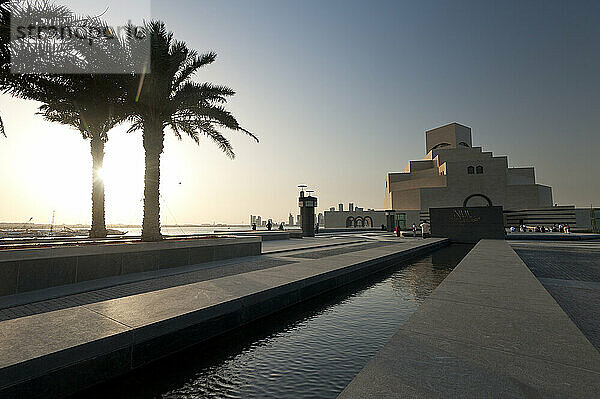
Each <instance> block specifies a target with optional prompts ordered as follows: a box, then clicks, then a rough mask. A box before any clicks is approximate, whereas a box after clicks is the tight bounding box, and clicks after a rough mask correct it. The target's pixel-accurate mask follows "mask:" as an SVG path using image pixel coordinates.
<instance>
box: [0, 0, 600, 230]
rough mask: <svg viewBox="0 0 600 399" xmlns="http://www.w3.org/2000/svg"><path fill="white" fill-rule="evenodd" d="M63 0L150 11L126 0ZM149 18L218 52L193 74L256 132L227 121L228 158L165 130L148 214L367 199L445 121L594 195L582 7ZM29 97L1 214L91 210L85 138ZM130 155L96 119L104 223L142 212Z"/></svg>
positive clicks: (267, 213) (209, 10) (11, 152)
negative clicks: (301, 189)
mask: <svg viewBox="0 0 600 399" xmlns="http://www.w3.org/2000/svg"><path fill="white" fill-rule="evenodd" d="M62 3H63V4H68V5H72V6H73V7H75V9H76V10H77V11H84V12H88V13H91V14H98V13H101V12H102V11H104V9H105V8H106V7H108V8H109V14H110V15H111V16H116V17H118V18H122V19H125V20H126V19H132V20H134V21H136V20H138V19H140V16H141V15H142V16H145V15H146V14H147V13H148V11H147V9H148V7H147V4H148V3H147V2H143V1H139V0H138V2H136V3H139V4H134V5H132V3H128V2H125V1H115V0H95V1H93V2H92V1H77V2H75V1H63V2H62ZM121 3H126V4H125V5H123V4H121ZM127 4H128V5H127ZM120 7H128V8H127V9H122V8H120ZM139 10H143V11H139ZM151 15H152V17H153V18H157V19H162V20H164V21H165V22H166V24H167V26H168V28H169V29H170V30H172V31H174V33H175V36H176V38H178V39H180V40H184V41H185V42H187V44H188V45H189V47H191V48H194V49H197V50H199V51H207V50H215V51H216V52H217V53H218V55H219V57H218V59H217V61H216V62H215V63H214V64H212V65H211V66H209V67H207V68H206V69H205V70H204V71H202V72H201V73H200V74H199V75H198V76H197V77H196V79H197V80H199V81H211V82H215V83H224V84H227V85H229V86H231V87H233V88H234V89H235V90H236V91H237V95H236V96H235V98H234V99H233V100H232V101H231V103H230V105H229V108H230V109H231V110H232V111H233V112H234V114H235V115H236V116H237V118H238V120H239V121H240V122H241V123H242V124H243V125H244V126H245V127H247V128H248V129H250V130H252V131H253V132H255V133H256V134H257V135H258V136H259V137H260V139H261V142H260V143H259V144H256V143H254V142H252V141H250V140H249V139H247V138H246V137H244V136H242V135H239V134H236V133H228V135H229V137H231V140H232V142H233V144H234V146H235V149H236V153H237V158H236V159H235V160H234V161H231V160H229V159H228V158H227V157H226V156H225V155H224V154H222V153H221V152H219V150H218V149H217V148H216V147H215V146H214V145H213V144H212V143H211V142H208V141H204V142H202V144H201V146H200V147H198V146H196V145H195V144H194V143H193V141H192V140H189V139H186V138H184V140H183V141H180V142H179V141H177V140H176V139H175V138H174V137H173V135H172V134H171V133H170V132H168V133H167V137H168V138H167V141H166V147H165V153H164V155H163V157H162V176H161V178H162V184H161V188H162V196H163V206H162V216H163V219H162V220H163V223H169V224H170V223H179V224H182V223H201V222H212V221H217V222H228V223H240V222H242V221H244V222H246V221H247V220H248V215H249V214H251V213H252V214H256V215H262V216H263V218H264V217H272V218H274V219H280V220H287V214H288V212H293V213H294V214H295V213H297V200H296V197H297V190H296V185H297V184H299V183H306V184H308V185H309V186H310V187H311V188H313V189H315V190H316V195H317V196H318V198H319V205H320V207H319V210H320V211H321V210H323V209H328V208H329V207H330V206H334V205H336V204H337V203H338V202H344V203H345V204H347V203H348V202H354V203H355V204H356V205H358V206H363V207H365V208H367V207H372V208H379V209H381V208H383V198H384V187H385V186H384V179H385V175H386V173H387V172H394V171H401V170H402V169H403V168H404V166H405V165H406V163H407V162H408V161H409V160H410V159H418V158H421V157H422V156H424V152H425V149H424V147H425V142H424V131H425V130H426V129H430V128H433V127H437V126H439V125H442V124H446V123H449V122H452V121H457V122H459V123H462V124H465V125H467V126H470V127H472V129H473V144H474V145H478V146H483V148H484V150H489V151H493V153H494V154H495V155H508V156H509V164H510V166H529V165H533V166H535V167H536V174H537V180H538V182H539V183H542V184H546V185H550V186H552V187H553V190H554V200H555V202H558V203H560V204H564V205H567V204H574V205H578V206H589V205H590V204H593V205H594V206H600V185H599V184H598V180H599V179H598V176H597V170H598V166H597V162H598V159H599V158H598V154H599V149H600V134H599V131H598V126H599V125H600V123H599V119H600V111H599V110H598V108H599V107H598V106H599V105H600V78H599V76H598V74H599V73H600V53H599V52H598V39H599V38H600V25H598V24H597V21H596V19H597V17H598V15H600V5H599V3H598V2H595V1H589V2H586V1H577V2H567V1H529V2H528V1H481V0H480V1H410V2H403V1H348V0H344V1H323V0H321V1H309V0H302V1H300V0H297V1H260V0H253V1H228V0H223V1H199V0H194V1H183V0H180V1H177V0H172V1H153V2H152V4H151ZM142 18H143V17H142ZM36 107H37V105H36V104H35V103H31V102H25V101H20V100H14V99H12V98H11V97H9V96H6V95H2V96H0V114H1V115H2V118H3V119H4V122H5V125H6V130H7V134H8V136H9V137H8V138H0V168H1V174H0V190H1V198H0V221H26V220H27V219H29V217H31V216H33V217H34V221H36V222H40V223H42V222H48V221H49V220H50V217H51V214H52V210H56V221H57V223H75V222H82V223H89V220H90V206H91V205H90V203H91V200H90V196H91V194H90V189H91V182H90V180H91V179H90V174H91V170H90V169H91V156H90V154H89V143H87V142H85V141H84V140H83V139H81V136H80V135H79V133H78V132H76V131H73V130H69V129H67V128H65V127H63V126H61V125H55V124H49V123H47V122H44V121H43V120H42V119H41V118H40V117H39V116H35V115H34V113H35V111H36ZM143 161H144V157H143V150H142V146H141V134H140V133H136V134H131V135H126V134H125V133H124V128H121V129H115V130H114V131H113V132H111V135H110V140H109V142H108V144H107V148H106V159H105V176H106V196H107V203H106V214H107V222H108V223H119V222H121V223H140V222H141V219H142V202H141V198H142V193H143V169H144V167H143ZM180 183H181V184H180ZM346 206H347V205H346Z"/></svg>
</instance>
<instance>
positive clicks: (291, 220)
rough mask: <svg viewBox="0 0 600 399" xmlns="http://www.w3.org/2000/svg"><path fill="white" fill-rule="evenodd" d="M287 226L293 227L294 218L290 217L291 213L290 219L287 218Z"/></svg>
mask: <svg viewBox="0 0 600 399" xmlns="http://www.w3.org/2000/svg"><path fill="white" fill-rule="evenodd" d="M288 225H289V226H293V225H294V217H293V216H292V214H291V213H290V217H289V218H288Z"/></svg>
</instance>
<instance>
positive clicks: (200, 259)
mask: <svg viewBox="0 0 600 399" xmlns="http://www.w3.org/2000/svg"><path fill="white" fill-rule="evenodd" d="M261 248H262V242H261V239H260V237H243V238H215V239H188V240H176V241H175V240H174V241H161V242H157V243H131V244H100V245H91V246H64V247H56V248H38V249H24V250H5V251H0V296H5V295H14V294H18V293H21V292H27V291H34V290H39V289H44V288H49V287H56V286H60V285H66V284H73V283H78V282H83V281H90V280H96V279H101V278H107V277H112V276H120V275H125V274H132V273H142V272H148V271H154V270H162V269H169V268H174V267H181V266H187V265H194V264H199V263H205V262H211V261H216V260H224V259H230V258H238V257H244V256H255V255H260V254H261Z"/></svg>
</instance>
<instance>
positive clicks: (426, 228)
mask: <svg viewBox="0 0 600 399" xmlns="http://www.w3.org/2000/svg"><path fill="white" fill-rule="evenodd" d="M419 227H420V228H421V237H423V238H428V237H431V226H430V225H429V223H427V222H426V221H421V223H420V224H419ZM410 230H411V231H412V233H413V237H416V236H417V225H416V224H415V223H413V225H412V227H411V228H410ZM400 235H401V232H400V225H396V236H397V237H400Z"/></svg>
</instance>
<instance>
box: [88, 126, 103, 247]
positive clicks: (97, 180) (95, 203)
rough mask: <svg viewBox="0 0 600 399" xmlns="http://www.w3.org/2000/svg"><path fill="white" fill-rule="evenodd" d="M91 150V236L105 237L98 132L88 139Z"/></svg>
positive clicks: (101, 156)
mask: <svg viewBox="0 0 600 399" xmlns="http://www.w3.org/2000/svg"><path fill="white" fill-rule="evenodd" d="M90 147H91V152H92V228H91V230H90V237H91V238H102V237H106V222H105V219H104V180H102V176H100V173H99V171H100V170H101V169H102V164H103V163H104V141H103V140H102V139H101V138H100V135H99V134H92V138H91V139H90Z"/></svg>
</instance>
